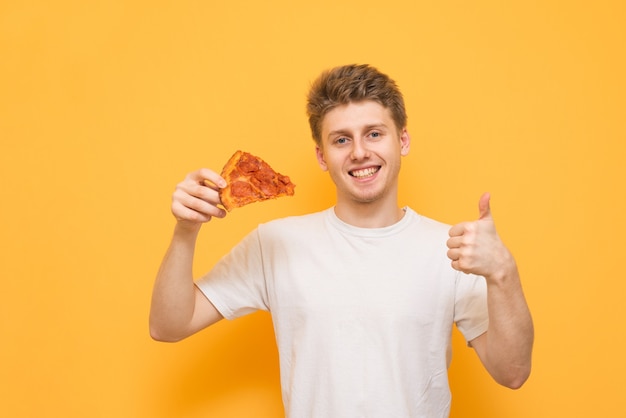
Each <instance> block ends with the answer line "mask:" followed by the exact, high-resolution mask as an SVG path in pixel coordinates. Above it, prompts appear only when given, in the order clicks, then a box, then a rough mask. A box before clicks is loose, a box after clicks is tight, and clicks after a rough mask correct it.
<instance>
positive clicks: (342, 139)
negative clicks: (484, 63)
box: [335, 138, 348, 144]
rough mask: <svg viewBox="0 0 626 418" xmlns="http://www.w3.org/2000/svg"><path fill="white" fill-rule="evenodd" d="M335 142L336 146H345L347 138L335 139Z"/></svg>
mask: <svg viewBox="0 0 626 418" xmlns="http://www.w3.org/2000/svg"><path fill="white" fill-rule="evenodd" d="M335 142H336V143H337V144H345V143H346V142H348V138H337V140H336V141H335Z"/></svg>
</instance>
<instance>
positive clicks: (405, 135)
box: [400, 128, 411, 157]
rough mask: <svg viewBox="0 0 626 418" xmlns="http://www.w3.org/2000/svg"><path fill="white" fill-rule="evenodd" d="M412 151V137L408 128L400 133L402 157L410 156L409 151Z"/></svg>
mask: <svg viewBox="0 0 626 418" xmlns="http://www.w3.org/2000/svg"><path fill="white" fill-rule="evenodd" d="M410 149H411V136H410V135H409V131H407V130H406V128H402V132H401V133H400V155H402V156H403V157H404V156H406V155H408V154H409V150H410Z"/></svg>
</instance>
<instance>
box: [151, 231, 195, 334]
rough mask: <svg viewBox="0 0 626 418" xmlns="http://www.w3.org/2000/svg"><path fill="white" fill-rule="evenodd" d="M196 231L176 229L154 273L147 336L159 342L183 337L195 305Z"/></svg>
mask: <svg viewBox="0 0 626 418" xmlns="http://www.w3.org/2000/svg"><path fill="white" fill-rule="evenodd" d="M198 232H199V228H186V227H185V226H183V225H181V224H180V223H179V224H177V225H176V228H175V230H174V235H173V237H172V241H171V243H170V246H169V248H168V250H167V252H166V254H165V257H164V258H163V262H162V263H161V267H160V269H159V272H158V273H157V277H156V281H155V284H154V290H153V294H152V305H151V308H150V335H151V336H152V338H154V339H156V340H161V341H176V340H178V339H181V338H182V337H184V336H186V335H184V334H185V331H184V330H185V329H186V327H187V326H188V325H189V323H190V322H191V319H192V317H193V313H194V305H195V285H194V283H193V257H194V251H195V245H196V239H197V236H198Z"/></svg>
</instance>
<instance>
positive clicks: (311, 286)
mask: <svg viewBox="0 0 626 418" xmlns="http://www.w3.org/2000/svg"><path fill="white" fill-rule="evenodd" d="M307 110H308V113H309V122H310V125H311V130H312V133H313V138H314V139H315V143H316V148H315V150H316V155H317V160H318V162H319V165H320V167H321V168H322V169H323V170H326V171H328V172H329V174H330V176H331V178H332V180H333V182H334V183H335V185H336V189H337V202H336V205H335V206H334V207H332V208H329V209H327V210H325V211H322V212H319V213H313V214H310V215H305V216H298V217H289V218H285V219H279V220H275V221H272V222H269V223H267V224H263V225H259V226H258V228H256V229H255V230H254V231H252V232H251V233H250V234H249V235H248V236H247V237H245V238H244V239H243V240H242V241H241V242H240V243H239V244H238V245H237V246H235V247H234V248H233V249H232V251H231V252H230V253H229V254H228V255H226V257H225V258H223V259H222V260H221V261H219V262H218V263H217V265H216V266H215V267H214V268H213V269H212V270H211V271H210V272H209V273H207V274H206V275H205V276H204V277H202V278H201V279H200V280H199V281H198V282H197V283H194V281H193V278H192V260H193V253H194V246H195V241H196V237H197V235H198V232H199V230H200V227H201V225H202V224H203V223H205V222H208V221H209V220H210V219H212V218H213V217H217V218H223V217H224V216H225V215H226V213H225V211H224V210H222V209H221V208H220V207H219V206H218V205H219V203H220V201H219V197H218V192H217V191H218V189H219V188H220V187H224V186H225V182H224V179H222V178H221V177H220V176H219V175H218V174H217V173H215V172H214V171H212V170H208V169H202V170H199V171H196V172H193V173H191V174H189V175H188V176H187V178H186V179H185V180H184V181H183V182H181V183H180V184H179V185H178V187H177V189H176V191H175V193H174V197H173V203H172V212H173V214H174V216H175V217H176V219H177V224H176V227H175V230H174V236H173V238H172V242H171V246H170V248H169V250H168V252H167V254H166V256H165V258H164V260H163V264H162V267H161V269H160V271H159V273H158V276H157V279H156V283H155V287H154V295H153V303H152V310H151V314H150V329H151V334H152V336H153V338H155V339H157V340H163V341H177V340H180V339H182V338H185V337H187V336H189V335H191V334H193V333H195V332H197V331H199V330H201V329H203V328H205V327H207V326H209V325H211V324H213V323H215V322H217V321H218V320H220V319H222V318H223V317H226V318H228V319H233V318H237V317H239V316H242V315H245V314H247V313H250V312H253V311H255V310H258V309H263V310H267V311H270V312H271V314H272V319H273V323H274V328H275V331H276V338H277V344H278V349H279V353H280V367H281V384H282V390H283V401H284V405H285V412H286V414H287V416H289V417H325V418H327V417H357V416H363V417H391V416H393V417H447V416H448V414H449V409H450V391H449V387H448V379H447V368H448V365H449V361H450V345H451V331H452V326H453V324H456V326H457V327H458V328H459V329H460V330H461V332H462V333H463V335H464V336H465V338H466V340H467V341H468V343H469V345H470V346H471V347H473V348H474V349H475V351H476V352H477V354H478V356H479V357H480V360H481V361H482V363H483V364H484V365H485V367H486V369H487V370H488V372H489V373H490V374H491V375H492V376H493V377H494V379H495V380H496V381H497V382H499V383H501V384H503V385H505V386H508V387H511V388H518V387H520V386H521V385H522V384H523V383H524V382H525V380H526V379H527V377H528V375H529V373H530V363H531V351H532V343H533V325H532V320H531V316H530V313H529V310H528V307H527V304H526V301H525V298H524V295H523V292H522V287H521V284H520V278H519V275H518V270H517V267H516V263H515V260H514V258H513V256H512V255H511V253H510V252H509V251H508V250H507V248H506V247H505V246H504V245H503V243H502V242H501V240H500V239H499V237H498V235H497V233H496V230H495V226H494V222H493V219H492V217H491V212H490V209H489V195H488V194H486V195H484V196H482V197H481V198H480V201H479V219H478V220H476V221H474V222H465V223H462V224H459V225H455V226H453V227H452V228H450V227H449V226H446V225H444V224H441V223H439V222H436V221H433V220H431V219H428V218H425V217H423V216H421V215H419V214H417V213H416V212H414V211H413V210H412V209H410V208H407V207H405V208H402V207H399V206H398V174H399V171H400V161H401V159H402V157H403V156H405V155H407V154H408V152H409V147H410V144H411V141H410V137H409V133H408V131H407V129H406V114H405V110H404V103H403V98H402V95H401V93H400V91H399V90H398V88H397V86H396V84H395V83H394V82H393V81H392V80H391V79H389V77H387V76H386V75H384V74H382V73H380V72H379V71H377V70H376V69H374V68H372V67H370V66H367V65H349V66H344V67H338V68H335V69H332V70H330V71H327V72H325V73H323V74H322V75H321V76H320V77H319V78H318V80H317V81H316V82H315V83H314V84H313V86H312V88H311V91H310V93H309V98H308V106H307ZM204 180H209V181H210V182H212V183H214V184H215V187H208V186H206V185H204Z"/></svg>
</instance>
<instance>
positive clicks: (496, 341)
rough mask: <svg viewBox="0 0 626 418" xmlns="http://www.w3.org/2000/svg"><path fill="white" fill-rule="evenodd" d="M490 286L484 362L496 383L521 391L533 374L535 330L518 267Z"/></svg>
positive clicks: (488, 289) (492, 280)
mask: <svg viewBox="0 0 626 418" xmlns="http://www.w3.org/2000/svg"><path fill="white" fill-rule="evenodd" d="M487 283H488V285H487V298H488V299H487V300H488V302H487V303H488V310H489V329H488V332H487V335H486V350H485V356H486V358H485V359H484V361H485V363H486V366H487V368H488V370H489V372H490V374H491V375H492V376H493V377H494V378H495V379H496V381H498V382H499V383H501V384H503V385H505V386H508V387H512V388H518V387H520V386H521V385H522V384H523V383H524V382H525V381H526V379H527V378H528V376H529V374H530V368H531V357H532V346H533V340H534V329H533V322H532V318H531V315H530V311H529V309H528V305H527V303H526V299H525V298H524V294H523V290H522V286H521V282H520V278H519V273H518V271H517V268H513V269H512V270H511V272H510V273H509V274H507V275H503V276H502V277H498V278H497V279H491V280H488V281H487Z"/></svg>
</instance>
